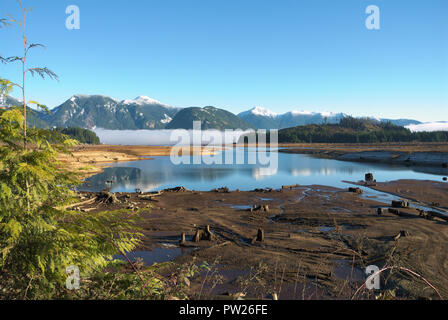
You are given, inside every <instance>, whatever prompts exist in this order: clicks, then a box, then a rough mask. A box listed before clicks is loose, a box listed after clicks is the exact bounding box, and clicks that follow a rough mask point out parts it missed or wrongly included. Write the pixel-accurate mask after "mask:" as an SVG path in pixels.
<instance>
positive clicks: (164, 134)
mask: <svg viewBox="0 0 448 320" xmlns="http://www.w3.org/2000/svg"><path fill="white" fill-rule="evenodd" d="M93 131H94V132H95V133H96V134H97V136H98V137H99V138H100V141H101V143H103V144H113V145H131V146H135V145H143V146H173V145H189V144H190V143H192V142H193V135H195V137H201V136H202V139H200V138H199V139H200V140H202V142H201V144H203V145H222V143H223V142H224V141H226V143H234V142H237V141H238V139H239V137H240V136H241V135H242V134H244V133H247V131H233V130H231V131H226V132H223V131H217V130H204V131H193V130H106V129H101V128H97V129H95V130H93Z"/></svg>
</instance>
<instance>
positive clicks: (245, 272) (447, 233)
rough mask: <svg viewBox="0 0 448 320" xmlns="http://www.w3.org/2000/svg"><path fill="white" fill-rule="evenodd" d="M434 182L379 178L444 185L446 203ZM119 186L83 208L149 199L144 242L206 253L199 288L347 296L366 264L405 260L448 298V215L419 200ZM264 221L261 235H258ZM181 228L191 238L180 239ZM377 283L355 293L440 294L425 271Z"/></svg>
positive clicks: (258, 294) (135, 204)
mask: <svg viewBox="0 0 448 320" xmlns="http://www.w3.org/2000/svg"><path fill="white" fill-rule="evenodd" d="M434 187H435V186H434V185H433V184H431V183H430V182H424V183H420V182H419V181H411V182H410V181H404V182H403V181H396V182H391V183H384V184H378V186H377V188H378V189H382V190H384V191H389V190H392V189H394V190H395V189H396V188H399V189H400V190H409V193H407V194H409V195H411V193H410V192H413V193H412V195H413V196H415V197H417V198H418V196H419V195H422V196H423V195H430V194H433V195H434V197H436V196H437V195H438V196H440V197H441V198H443V202H442V201H439V202H440V205H442V203H443V204H445V203H446V201H447V193H443V190H445V189H443V188H445V186H444V185H443V186H442V185H441V186H437V187H436V189H434ZM439 187H440V188H441V189H440V190H439V189H437V188H439ZM434 190H435V191H434ZM431 192H433V193H431ZM94 195H95V194H93V193H85V194H84V196H86V197H93V196H94ZM115 195H116V198H117V200H118V201H117V202H115V203H110V204H107V203H101V204H90V205H86V206H81V207H80V208H78V209H79V210H87V211H90V210H92V212H95V211H96V210H110V209H116V208H123V207H126V208H135V209H137V208H138V209H143V212H142V213H141V216H142V217H143V219H144V220H143V221H144V222H143V224H142V227H143V228H144V230H145V239H144V246H143V247H142V248H139V249H138V251H141V252H147V251H148V250H149V251H150V250H151V249H152V248H155V247H156V248H157V247H165V248H166V247H170V248H184V249H185V251H183V252H182V254H178V253H176V254H175V258H174V259H173V260H174V261H175V262H176V263H192V262H194V263H197V264H200V263H202V262H203V261H206V262H208V263H209V264H210V265H211V270H210V271H208V272H203V273H201V275H200V276H199V277H197V278H196V279H194V280H193V281H192V290H193V293H194V295H195V297H198V296H199V294H200V295H201V296H200V298H209V299H213V298H222V297H223V295H225V294H227V296H228V297H236V296H237V295H240V294H241V293H244V294H245V297H246V298H256V299H262V298H267V297H269V296H270V295H271V296H272V295H273V294H274V293H275V294H277V296H278V297H279V298H280V299H341V298H342V299H350V298H352V297H353V295H354V293H355V291H356V290H357V289H358V288H359V287H360V286H361V285H362V284H363V283H364V279H363V275H364V273H365V268H366V266H368V265H372V264H373V265H377V266H378V267H379V268H382V267H384V266H385V265H387V266H402V267H406V268H408V269H410V270H412V271H414V272H416V273H418V274H419V275H421V276H423V277H424V278H425V279H426V280H427V281H429V282H430V283H431V284H433V285H434V286H435V287H436V288H437V289H438V291H439V293H440V294H441V295H442V297H444V298H445V299H448V223H447V222H446V221H443V220H440V219H437V218H435V219H434V220H426V219H423V218H422V217H420V216H419V212H418V210H416V209H412V208H402V209H399V210H398V212H399V213H400V215H397V214H394V213H390V212H388V211H387V210H385V211H384V213H383V214H382V215H378V214H377V209H378V208H387V207H388V206H390V203H389V204H385V203H381V202H378V201H377V200H375V199H369V198H363V197H362V196H361V195H359V194H356V193H352V192H348V191H347V190H342V189H337V188H332V187H325V186H291V187H288V188H285V189H282V190H264V191H263V190H257V191H253V192H238V191H228V190H227V189H225V188H223V189H217V190H215V191H214V192H195V191H189V190H185V189H183V188H179V189H176V190H171V191H165V192H161V193H158V194H135V193H134V194H124V193H123V194H115ZM403 195H404V193H403ZM416 200H419V199H416ZM428 200H429V198H426V199H424V198H422V201H428ZM88 207H90V209H89V208H88ZM146 208H147V209H146ZM251 208H252V209H251ZM439 209H443V208H439ZM206 226H209V227H210V231H211V233H212V234H213V237H212V239H210V240H204V239H203V240H200V241H199V242H194V241H193V240H194V236H195V234H196V232H197V230H198V229H199V228H202V230H204V229H205V227H206ZM259 229H262V230H263V233H264V239H263V241H257V239H256V238H257V234H258V233H259V231H258V230H259ZM182 233H184V234H185V242H183V243H182V244H180V241H181V234H182ZM156 261H159V262H160V260H156ZM381 284H382V289H384V290H382V291H376V292H375V291H366V290H361V291H360V292H361V293H360V294H358V295H357V296H356V297H355V298H363V299H374V298H375V296H378V295H380V294H382V293H384V292H386V291H385V290H391V291H390V292H392V293H393V294H394V295H395V296H396V297H398V298H410V299H418V298H431V299H437V298H438V294H437V293H436V292H435V291H434V290H433V289H431V288H430V287H429V286H428V285H427V284H426V283H425V282H424V281H423V280H421V279H419V278H418V277H416V276H413V275H411V274H408V273H405V272H398V271H395V272H394V273H393V274H392V275H391V274H389V273H384V274H383V275H382V281H381ZM388 292H389V291H388Z"/></svg>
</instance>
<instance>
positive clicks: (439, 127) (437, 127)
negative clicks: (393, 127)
mask: <svg viewBox="0 0 448 320" xmlns="http://www.w3.org/2000/svg"><path fill="white" fill-rule="evenodd" d="M406 128H408V129H409V130H411V131H412V132H421V131H428V132H431V131H448V121H439V122H428V123H421V124H411V125H409V126H407V127H406Z"/></svg>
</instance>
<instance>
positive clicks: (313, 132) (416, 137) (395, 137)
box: [278, 117, 448, 143]
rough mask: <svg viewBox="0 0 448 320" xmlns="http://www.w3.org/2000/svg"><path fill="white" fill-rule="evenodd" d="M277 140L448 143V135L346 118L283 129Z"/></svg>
mask: <svg viewBox="0 0 448 320" xmlns="http://www.w3.org/2000/svg"><path fill="white" fill-rule="evenodd" d="M278 140H279V142H280V143H379V142H448V132H447V131H440V132H411V131H410V130H409V129H407V128H405V127H400V126H396V125H393V124H391V123H390V122H378V121H375V120H373V119H368V118H365V119H359V118H353V117H346V118H343V119H341V121H340V122H339V124H322V125H307V126H298V127H294V128H288V129H283V130H280V131H279V132H278Z"/></svg>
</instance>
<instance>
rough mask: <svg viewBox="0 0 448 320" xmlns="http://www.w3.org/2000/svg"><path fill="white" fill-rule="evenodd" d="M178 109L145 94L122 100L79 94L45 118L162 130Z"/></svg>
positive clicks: (55, 121)
mask: <svg viewBox="0 0 448 320" xmlns="http://www.w3.org/2000/svg"><path fill="white" fill-rule="evenodd" d="M178 110H179V109H178V108H175V107H171V106H168V105H166V104H163V103H161V102H159V101H157V100H155V99H151V98H149V97H146V96H139V97H137V98H135V99H134V100H122V101H120V100H117V99H114V98H110V97H107V96H101V95H80V94H78V95H74V96H73V97H71V98H70V99H68V100H67V101H65V102H64V103H63V104H62V105H60V106H58V107H56V108H54V109H53V110H52V114H51V115H48V116H46V117H45V120H46V121H47V122H48V123H50V124H51V126H57V127H83V128H88V129H93V128H104V129H118V130H123V129H130V130H132V129H163V128H165V126H166V124H167V123H169V122H170V121H171V119H172V118H173V117H174V115H175V114H176V113H177V111H178Z"/></svg>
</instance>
